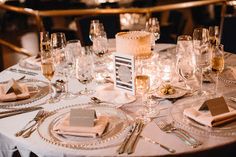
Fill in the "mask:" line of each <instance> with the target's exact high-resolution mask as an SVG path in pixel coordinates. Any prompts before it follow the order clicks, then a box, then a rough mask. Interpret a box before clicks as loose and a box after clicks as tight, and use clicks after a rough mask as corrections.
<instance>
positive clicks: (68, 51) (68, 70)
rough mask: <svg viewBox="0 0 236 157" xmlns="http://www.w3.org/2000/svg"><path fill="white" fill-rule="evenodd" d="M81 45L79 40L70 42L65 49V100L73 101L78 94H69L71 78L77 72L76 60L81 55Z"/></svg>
mask: <svg viewBox="0 0 236 157" xmlns="http://www.w3.org/2000/svg"><path fill="white" fill-rule="evenodd" d="M81 50H82V47H81V43H80V41H79V40H69V41H68V42H67V44H66V47H65V62H66V63H65V65H64V69H65V71H64V75H65V77H66V81H67V83H66V89H65V94H64V95H63V96H64V97H63V98H65V99H72V98H75V97H76V94H73V93H71V92H69V78H70V77H71V76H73V74H74V72H75V59H76V58H77V57H78V56H80V55H81Z"/></svg>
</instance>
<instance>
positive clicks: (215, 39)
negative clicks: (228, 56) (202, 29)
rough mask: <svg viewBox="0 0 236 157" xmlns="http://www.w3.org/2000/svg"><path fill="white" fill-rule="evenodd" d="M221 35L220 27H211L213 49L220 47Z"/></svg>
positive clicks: (210, 40) (210, 36)
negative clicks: (216, 46)
mask: <svg viewBox="0 0 236 157" xmlns="http://www.w3.org/2000/svg"><path fill="white" fill-rule="evenodd" d="M219 35H220V31H219V26H210V27H209V42H210V45H211V47H213V46H215V45H219V43H220V41H219V40H220V39H219Z"/></svg>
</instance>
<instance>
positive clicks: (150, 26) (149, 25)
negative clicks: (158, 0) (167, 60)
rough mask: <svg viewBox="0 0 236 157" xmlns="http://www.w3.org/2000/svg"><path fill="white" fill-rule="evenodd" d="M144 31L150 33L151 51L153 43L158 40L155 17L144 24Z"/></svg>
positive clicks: (157, 23)
mask: <svg viewBox="0 0 236 157" xmlns="http://www.w3.org/2000/svg"><path fill="white" fill-rule="evenodd" d="M145 31H147V32H150V33H152V49H153V48H154V46H155V42H156V41H157V40H158V39H160V24H159V21H158V19H157V18H156V17H152V18H149V19H148V21H147V22H146V26H145Z"/></svg>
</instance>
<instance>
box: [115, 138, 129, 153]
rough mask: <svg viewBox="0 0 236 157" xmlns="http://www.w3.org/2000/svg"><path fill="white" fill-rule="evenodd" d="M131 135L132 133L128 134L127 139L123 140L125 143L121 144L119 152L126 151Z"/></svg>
mask: <svg viewBox="0 0 236 157" xmlns="http://www.w3.org/2000/svg"><path fill="white" fill-rule="evenodd" d="M130 137H131V134H130V135H128V136H127V137H126V138H125V140H124V141H123V143H122V144H121V146H120V147H119V148H118V150H117V152H118V153H119V154H122V153H124V151H125V147H126V145H127V143H128V141H129V139H130Z"/></svg>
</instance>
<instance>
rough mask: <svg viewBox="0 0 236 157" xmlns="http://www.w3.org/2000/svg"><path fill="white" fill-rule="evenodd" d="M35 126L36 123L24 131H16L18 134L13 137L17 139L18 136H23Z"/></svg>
mask: <svg viewBox="0 0 236 157" xmlns="http://www.w3.org/2000/svg"><path fill="white" fill-rule="evenodd" d="M36 124H37V122H35V123H34V124H32V125H31V126H29V127H27V128H26V129H22V130H20V131H18V132H17V133H16V134H15V136H16V137H18V136H21V135H23V134H24V133H25V132H26V131H27V130H29V129H30V128H32V127H34V126H35V125H36Z"/></svg>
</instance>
